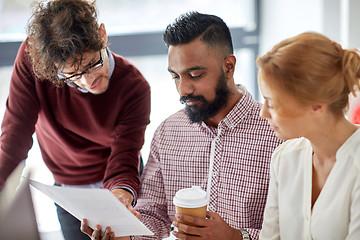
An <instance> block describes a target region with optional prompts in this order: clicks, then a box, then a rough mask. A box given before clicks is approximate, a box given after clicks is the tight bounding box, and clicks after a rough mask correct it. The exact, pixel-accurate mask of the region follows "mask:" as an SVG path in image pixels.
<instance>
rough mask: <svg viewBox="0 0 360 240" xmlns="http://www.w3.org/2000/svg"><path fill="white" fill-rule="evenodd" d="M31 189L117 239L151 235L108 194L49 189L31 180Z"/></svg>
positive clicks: (80, 190)
mask: <svg viewBox="0 0 360 240" xmlns="http://www.w3.org/2000/svg"><path fill="white" fill-rule="evenodd" d="M29 183H30V185H31V186H33V187H35V188H36V189H38V190H39V191H41V192H43V193H44V194H45V195H47V196H48V197H50V198H51V199H52V200H53V201H54V202H56V203H57V204H58V205H60V206H61V207H62V208H64V209H65V210H66V211H68V212H69V213H71V214H72V215H73V216H75V217H76V218H77V219H79V220H80V221H81V220H82V219H84V218H86V219H87V220H88V225H89V226H90V227H91V228H93V229H94V228H95V226H96V224H100V225H101V226H102V229H103V230H104V229H105V227H106V226H110V227H111V230H112V231H113V232H114V233H115V236H116V237H121V236H130V235H132V236H134V235H153V233H152V232H151V231H150V230H149V229H148V228H147V227H146V226H145V225H144V224H143V223H142V222H140V220H139V219H137V218H136V217H135V216H134V215H133V214H132V213H131V212H130V211H129V210H128V209H127V208H126V207H125V206H124V205H123V204H122V203H121V202H120V201H119V200H118V199H117V198H116V197H115V196H114V195H113V194H112V193H111V192H110V191H109V190H107V189H87V188H66V187H58V186H49V185H45V184H42V183H39V182H36V181H34V180H30V181H29Z"/></svg>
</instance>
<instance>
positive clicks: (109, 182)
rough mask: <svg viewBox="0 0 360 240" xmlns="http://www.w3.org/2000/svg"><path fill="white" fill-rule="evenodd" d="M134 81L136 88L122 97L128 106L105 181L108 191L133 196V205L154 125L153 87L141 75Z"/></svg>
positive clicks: (116, 131) (123, 111)
mask: <svg viewBox="0 0 360 240" xmlns="http://www.w3.org/2000/svg"><path fill="white" fill-rule="evenodd" d="M133 78H138V79H136V80H135V81H129V82H130V83H131V84H132V85H129V86H127V88H126V90H127V92H126V94H124V93H123V92H120V93H119V94H121V96H122V98H123V99H124V102H125V103H122V108H121V110H120V111H119V116H118V122H117V126H116V127H115V129H114V131H113V139H114V141H113V143H112V145H111V155H110V157H109V159H108V162H107V165H106V170H105V175H104V179H103V182H104V184H103V186H104V188H108V189H110V190H111V191H112V192H113V193H114V192H118V191H119V190H121V191H122V192H123V193H124V194H126V192H128V193H131V195H132V199H131V201H130V203H131V204H132V205H134V204H135V203H136V199H137V192H138V189H139V169H138V167H139V158H140V150H141V148H142V146H143V143H144V133H145V129H146V126H147V125H148V123H149V121H150V120H149V116H150V87H149V85H148V83H147V82H146V81H145V79H143V77H142V76H141V75H134V76H133ZM133 82H134V83H133ZM129 88H131V90H129ZM115 106H116V105H115ZM115 195H116V194H115ZM126 195H127V194H126ZM128 200H130V199H128Z"/></svg>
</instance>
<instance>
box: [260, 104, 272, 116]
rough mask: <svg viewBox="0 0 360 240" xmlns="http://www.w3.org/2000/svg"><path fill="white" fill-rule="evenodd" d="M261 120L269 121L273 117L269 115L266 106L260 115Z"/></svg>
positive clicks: (264, 105)
mask: <svg viewBox="0 0 360 240" xmlns="http://www.w3.org/2000/svg"><path fill="white" fill-rule="evenodd" d="M259 115H260V117H261V118H266V119H269V118H271V115H270V113H269V109H268V107H267V105H266V104H263V105H262V107H261V110H260V113H259Z"/></svg>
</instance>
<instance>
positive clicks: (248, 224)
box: [134, 87, 280, 239]
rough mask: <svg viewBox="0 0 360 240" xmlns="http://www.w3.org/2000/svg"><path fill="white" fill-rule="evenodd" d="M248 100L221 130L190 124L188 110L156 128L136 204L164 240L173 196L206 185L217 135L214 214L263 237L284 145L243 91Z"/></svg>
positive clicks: (212, 197)
mask: <svg viewBox="0 0 360 240" xmlns="http://www.w3.org/2000/svg"><path fill="white" fill-rule="evenodd" d="M239 91H242V93H243V97H242V98H241V99H240V101H239V102H238V103H237V104H236V105H235V106H234V108H233V109H232V110H231V111H230V113H229V114H228V115H227V116H226V117H225V118H224V119H223V120H222V121H221V122H220V124H219V125H218V127H217V128H212V127H209V126H207V125H206V124H205V123H204V122H202V123H194V124H191V123H190V121H189V119H188V117H187V116H186V115H185V112H184V110H180V111H179V112H177V113H175V114H174V115H172V116H170V117H169V118H168V119H166V120H165V121H164V122H163V123H162V124H161V125H160V126H159V127H158V129H157V130H156V132H155V134H154V137H153V141H152V144H151V150H150V156H149V159H148V162H147V165H146V167H145V169H144V173H143V176H142V182H141V187H140V193H139V200H138V203H137V206H136V209H137V211H139V212H140V213H141V221H142V222H143V223H144V224H145V225H146V226H147V227H148V228H149V229H150V230H151V231H153V232H154V233H155V237H145V236H142V237H134V238H135V239H162V238H164V237H167V236H169V232H170V226H171V222H172V221H173V220H174V219H175V218H174V215H175V207H174V205H173V202H172V200H173V197H174V195H175V193H176V191H178V190H179V189H182V188H188V187H191V186H192V185H199V186H201V187H202V188H203V189H204V190H206V187H207V180H208V171H209V163H210V153H211V142H212V140H213V139H215V138H216V137H217V138H218V139H217V140H216V142H215V154H214V163H213V175H212V179H211V195H210V204H209V210H210V211H214V212H217V213H218V214H219V215H220V216H221V217H222V218H223V219H224V220H225V221H226V222H227V223H228V224H229V225H230V226H231V227H233V228H244V229H246V230H247V231H248V232H249V233H250V235H251V237H252V239H258V234H259V231H260V229H261V225H262V221H263V212H264V208H265V203H266V197H267V192H268V184H269V177H270V175H269V167H270V159H271V154H272V152H273V151H274V149H275V148H276V147H277V146H278V145H279V144H280V140H279V139H277V138H276V137H275V135H274V133H273V132H272V131H271V130H270V127H269V125H268V123H267V121H266V120H263V119H261V118H260V116H259V111H260V108H261V104H260V103H259V102H257V101H255V100H253V99H252V97H251V95H250V94H249V93H248V92H247V91H246V90H245V89H243V88H241V87H240V89H239Z"/></svg>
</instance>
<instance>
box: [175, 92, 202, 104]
mask: <svg viewBox="0 0 360 240" xmlns="http://www.w3.org/2000/svg"><path fill="white" fill-rule="evenodd" d="M186 101H201V102H204V103H206V102H207V101H206V100H205V98H204V96H202V95H198V96H194V95H192V94H189V95H185V96H182V97H180V102H181V103H182V104H186Z"/></svg>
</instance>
